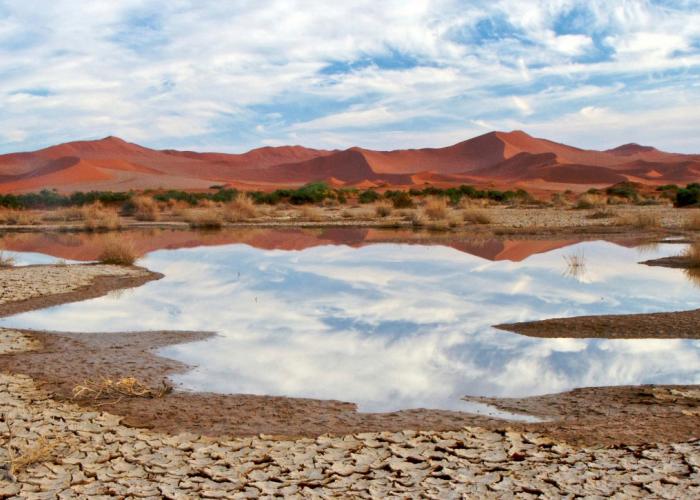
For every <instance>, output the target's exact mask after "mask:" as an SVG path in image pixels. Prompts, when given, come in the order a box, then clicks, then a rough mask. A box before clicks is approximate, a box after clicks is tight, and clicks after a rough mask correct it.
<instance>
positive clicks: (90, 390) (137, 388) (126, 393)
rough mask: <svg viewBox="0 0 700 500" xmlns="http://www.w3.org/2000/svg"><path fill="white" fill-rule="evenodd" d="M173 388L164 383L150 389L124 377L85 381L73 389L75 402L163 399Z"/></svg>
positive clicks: (133, 379)
mask: <svg viewBox="0 0 700 500" xmlns="http://www.w3.org/2000/svg"><path fill="white" fill-rule="evenodd" d="M172 390H173V388H172V386H170V385H168V384H166V383H165V382H163V384H162V386H160V387H156V388H153V387H149V386H147V385H146V384H144V383H143V382H141V381H139V380H138V379H137V378H135V377H124V378H120V379H118V380H112V379H110V378H103V379H101V380H85V381H84V382H83V383H82V384H79V385H76V386H75V387H73V399H74V400H84V399H92V400H95V401H97V400H105V399H108V400H117V401H120V400H122V399H124V398H149V399H152V398H162V397H163V396H165V395H166V394H169V393H170V392H172Z"/></svg>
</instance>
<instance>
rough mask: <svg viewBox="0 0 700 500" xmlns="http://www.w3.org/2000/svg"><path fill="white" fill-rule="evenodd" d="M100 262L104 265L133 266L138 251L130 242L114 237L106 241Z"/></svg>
mask: <svg viewBox="0 0 700 500" xmlns="http://www.w3.org/2000/svg"><path fill="white" fill-rule="evenodd" d="M98 260H99V261H100V262H101V263H102V264H114V265H117V266H131V265H133V264H134V262H135V261H136V251H135V250H134V247H133V245H132V244H131V243H130V242H129V241H126V240H123V239H119V238H116V237H112V238H109V239H107V240H105V242H104V245H103V247H102V252H101V253H100V256H99V258H98Z"/></svg>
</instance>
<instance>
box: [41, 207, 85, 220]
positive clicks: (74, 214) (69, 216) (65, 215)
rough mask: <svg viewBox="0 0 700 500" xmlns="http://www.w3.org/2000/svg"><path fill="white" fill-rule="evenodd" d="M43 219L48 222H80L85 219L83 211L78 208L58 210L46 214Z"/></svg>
mask: <svg viewBox="0 0 700 500" xmlns="http://www.w3.org/2000/svg"><path fill="white" fill-rule="evenodd" d="M41 219H42V220H44V221H47V222H52V221H60V222H68V221H78V220H82V219H83V211H82V210H81V209H80V208H78V207H66V208H58V209H56V210H51V211H49V212H46V213H45V214H43V215H42V216H41Z"/></svg>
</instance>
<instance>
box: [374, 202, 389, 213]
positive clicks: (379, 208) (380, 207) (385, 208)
mask: <svg viewBox="0 0 700 500" xmlns="http://www.w3.org/2000/svg"><path fill="white" fill-rule="evenodd" d="M392 207H393V205H391V204H390V203H388V202H385V201H380V202H378V203H377V204H376V205H375V206H374V213H375V215H376V216H377V217H388V216H390V215H391V211H392Z"/></svg>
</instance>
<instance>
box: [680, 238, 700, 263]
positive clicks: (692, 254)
mask: <svg viewBox="0 0 700 500" xmlns="http://www.w3.org/2000/svg"><path fill="white" fill-rule="evenodd" d="M682 256H683V259H684V260H685V264H686V266H688V267H691V268H700V241H696V242H694V243H692V244H691V245H689V246H688V248H686V249H685V250H683V254H682Z"/></svg>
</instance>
